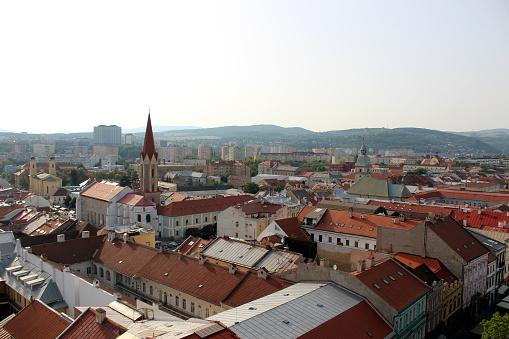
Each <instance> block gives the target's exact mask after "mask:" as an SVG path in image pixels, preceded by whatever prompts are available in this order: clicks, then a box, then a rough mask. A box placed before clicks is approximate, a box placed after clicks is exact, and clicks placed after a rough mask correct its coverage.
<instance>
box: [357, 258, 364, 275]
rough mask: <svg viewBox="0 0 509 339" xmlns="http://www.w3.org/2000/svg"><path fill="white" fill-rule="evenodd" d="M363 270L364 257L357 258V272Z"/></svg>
mask: <svg viewBox="0 0 509 339" xmlns="http://www.w3.org/2000/svg"><path fill="white" fill-rule="evenodd" d="M362 271H364V259H359V260H358V261H357V273H361V272H362Z"/></svg>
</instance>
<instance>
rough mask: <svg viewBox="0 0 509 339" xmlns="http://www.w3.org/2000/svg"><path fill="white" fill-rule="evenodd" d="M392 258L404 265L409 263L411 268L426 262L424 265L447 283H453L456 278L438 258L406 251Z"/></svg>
mask: <svg viewBox="0 0 509 339" xmlns="http://www.w3.org/2000/svg"><path fill="white" fill-rule="evenodd" d="M394 258H395V259H396V260H398V261H399V262H401V263H402V264H403V265H405V266H410V265H409V264H411V267H412V268H416V267H418V266H419V265H421V264H426V266H428V267H429V269H430V270H432V271H433V273H435V274H436V275H437V277H438V278H440V279H443V280H445V281H447V282H449V283H453V282H455V281H456V280H458V279H457V278H456V277H455V276H454V274H452V273H451V271H449V270H448V269H447V267H445V266H444V265H443V264H442V263H441V262H440V260H438V259H433V258H422V257H420V256H418V255H413V254H407V253H398V254H396V255H395V256H394Z"/></svg>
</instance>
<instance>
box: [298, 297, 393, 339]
mask: <svg viewBox="0 0 509 339" xmlns="http://www.w3.org/2000/svg"><path fill="white" fill-rule="evenodd" d="M392 331H393V328H392V327H391V326H390V325H389V324H388V323H387V322H386V321H385V320H384V319H383V318H382V317H381V316H380V315H379V313H378V312H377V311H375V310H374V309H373V307H372V306H371V305H370V304H368V302H367V301H366V300H363V301H361V302H360V303H358V304H357V305H355V306H353V307H351V308H349V309H347V310H346V311H344V312H342V313H340V314H338V315H337V316H335V317H334V318H332V319H330V320H328V321H326V322H324V323H323V324H321V325H319V326H317V327H315V328H314V329H312V330H311V331H309V332H307V333H305V334H303V335H301V336H300V337H298V338H299V339H315V338H345V339H347V338H348V339H350V338H380V339H383V338H387V337H389V335H390V334H391V333H392ZM368 333H369V334H368Z"/></svg>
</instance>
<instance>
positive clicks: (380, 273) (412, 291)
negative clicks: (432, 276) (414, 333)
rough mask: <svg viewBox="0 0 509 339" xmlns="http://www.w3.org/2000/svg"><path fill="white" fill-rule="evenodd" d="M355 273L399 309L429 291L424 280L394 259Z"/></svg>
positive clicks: (365, 283)
mask: <svg viewBox="0 0 509 339" xmlns="http://www.w3.org/2000/svg"><path fill="white" fill-rule="evenodd" d="M398 272H399V273H398ZM400 273H401V274H400ZM355 275H356V276H357V278H358V279H359V280H360V281H361V282H362V283H363V284H364V285H366V286H367V287H368V288H369V289H371V290H372V291H373V292H375V293H376V294H378V295H379V296H380V297H381V298H382V299H383V300H385V302H387V303H388V304H389V305H390V306H392V307H393V308H394V309H396V310H397V311H399V310H402V309H403V308H405V307H406V306H408V305H410V304H411V303H412V302H414V301H415V300H417V299H418V298H419V297H420V296H422V295H423V294H424V293H426V292H427V291H428V287H427V286H426V285H425V284H424V283H423V282H421V281H420V280H419V279H417V277H415V276H414V275H413V274H411V273H410V272H408V271H407V270H406V269H405V268H404V267H403V266H401V265H400V264H398V263H397V262H396V261H395V260H392V259H389V260H386V261H384V262H382V263H379V264H376V265H375V266H373V267H372V268H370V269H367V270H365V271H363V272H361V273H356V274H355ZM391 277H392V278H394V279H391ZM384 280H385V281H387V283H385V282H384ZM375 285H376V286H375ZM377 286H378V287H377ZM402 291H404V293H402Z"/></svg>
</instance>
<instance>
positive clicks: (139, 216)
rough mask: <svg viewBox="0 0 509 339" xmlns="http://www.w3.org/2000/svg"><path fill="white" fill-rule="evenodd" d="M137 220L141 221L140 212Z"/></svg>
mask: <svg viewBox="0 0 509 339" xmlns="http://www.w3.org/2000/svg"><path fill="white" fill-rule="evenodd" d="M138 222H141V214H138Z"/></svg>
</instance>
